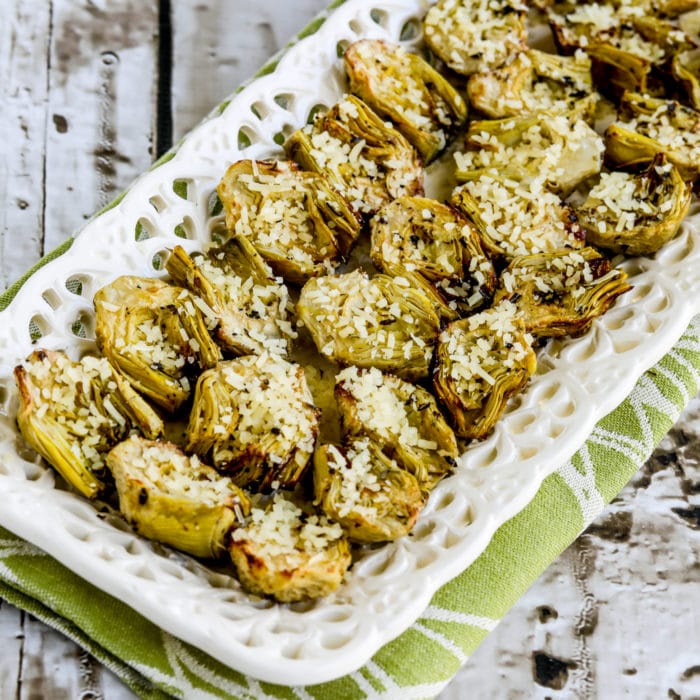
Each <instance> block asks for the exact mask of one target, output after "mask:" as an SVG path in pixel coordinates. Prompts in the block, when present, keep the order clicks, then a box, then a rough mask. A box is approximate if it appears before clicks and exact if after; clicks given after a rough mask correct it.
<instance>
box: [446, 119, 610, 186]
mask: <svg viewBox="0 0 700 700" xmlns="http://www.w3.org/2000/svg"><path fill="white" fill-rule="evenodd" d="M466 145H467V148H468V149H469V150H467V151H466V152H464V153H460V152H457V153H455V162H456V164H457V171H456V175H457V180H458V181H461V182H464V181H465V180H473V179H474V178H477V177H479V175H482V174H496V175H498V176H499V177H502V178H509V179H512V180H521V181H529V180H533V179H535V180H540V179H544V181H545V184H546V185H547V187H548V188H549V189H552V190H554V191H556V192H559V193H560V194H562V195H564V196H566V195H567V194H568V193H570V192H571V191H572V190H573V189H574V188H575V187H576V186H577V185H579V184H580V183H581V182H583V181H584V180H585V179H586V178H588V177H590V176H591V175H595V174H596V173H598V172H600V169H601V167H602V163H603V151H604V150H605V149H604V146H603V139H602V138H601V137H600V136H599V135H598V134H597V133H596V131H595V130H594V129H592V128H591V127H590V126H589V125H588V124H587V123H586V122H585V121H583V120H580V119H575V118H570V117H569V116H567V115H563V114H550V113H547V112H540V113H533V114H529V115H527V116H524V117H518V118H511V119H496V120H483V121H473V122H472V123H471V124H470V125H469V130H468V132H467V138H466Z"/></svg>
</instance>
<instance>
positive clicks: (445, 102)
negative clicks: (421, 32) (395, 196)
mask: <svg viewBox="0 0 700 700" xmlns="http://www.w3.org/2000/svg"><path fill="white" fill-rule="evenodd" d="M345 69H346V72H347V74H348V78H349V80H350V91H351V92H353V93H354V94H356V95H357V96H358V97H360V98H361V99H362V100H364V102H365V103H366V104H367V105H369V106H370V107H371V108H372V109H373V110H374V111H375V112H377V113H378V114H381V115H382V116H383V117H386V118H388V119H391V121H392V122H394V124H395V125H396V128H397V129H398V130H399V131H400V132H401V133H402V134H403V135H404V136H405V137H406V138H407V139H408V140H409V141H410V142H411V143H412V144H413V145H414V146H415V148H416V149H417V150H418V152H419V153H420V154H421V155H422V156H423V159H424V160H425V162H426V163H427V162H429V161H431V160H432V159H433V158H434V157H435V156H436V155H437V154H438V153H439V152H440V151H442V150H443V149H444V148H445V146H446V145H447V141H448V139H449V137H450V135H451V134H452V132H453V131H454V130H455V129H456V128H457V127H458V126H460V125H461V124H463V123H464V120H465V119H466V118H467V105H466V103H465V102H464V100H463V99H462V97H461V96H460V95H459V93H458V92H457V91H456V90H455V89H454V88H453V87H452V85H450V83H449V82H448V81H447V80H445V78H443V77H442V75H440V73H438V72H437V71H436V70H435V69H434V68H433V67H432V66H431V65H430V64H429V63H427V62H426V61H425V60H424V59H422V58H421V57H420V56H417V55H416V54H412V53H409V52H408V51H406V49H404V48H403V47H402V46H400V45H398V44H390V43H388V42H386V41H382V40H379V39H361V40H360V41H356V42H354V43H353V44H351V45H350V46H349V47H348V48H347V49H346V51H345Z"/></svg>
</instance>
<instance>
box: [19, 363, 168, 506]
mask: <svg viewBox="0 0 700 700" xmlns="http://www.w3.org/2000/svg"><path fill="white" fill-rule="evenodd" d="M15 380H16V382H17V388H18V391H19V409H18V411H17V426H18V427H19V431H20V433H21V434H22V437H23V438H24V439H25V440H26V442H27V443H28V444H29V446H30V447H32V448H33V449H34V450H36V451H37V452H38V453H39V454H40V455H41V456H42V457H43V458H44V459H45V460H46V461H47V462H48V463H49V464H51V466H53V467H54V468H55V469H56V471H58V472H59V473H60V474H61V476H63V478H64V479H66V481H68V482H69V483H70V484H71V485H72V486H73V487H74V488H75V489H77V490H78V491H80V492H81V493H82V494H83V495H85V496H88V497H89V498H92V497H93V496H96V495H97V494H98V493H99V492H100V491H101V490H102V488H103V486H104V484H103V483H102V481H101V478H100V475H99V472H100V471H102V469H103V467H104V455H105V453H106V452H107V451H108V450H109V449H110V448H111V447H112V446H113V445H115V444H116V443H117V442H119V441H120V440H123V439H124V438H125V437H126V436H127V435H129V432H130V431H131V430H132V429H138V430H140V431H141V432H142V433H143V434H144V435H147V436H148V437H157V436H158V435H160V434H161V433H162V432H163V422H162V421H161V419H160V418H159V417H158V415H157V414H156V413H155V412H154V411H153V409H152V408H151V407H150V406H149V405H148V404H147V403H146V401H144V399H143V398H142V397H141V396H139V395H138V394H137V393H136V392H135V391H134V390H133V389H132V387H131V385H130V384H129V383H128V382H127V381H126V380H125V379H124V378H123V377H122V376H121V375H120V374H119V372H117V371H116V370H115V369H114V368H113V367H112V366H111V365H110V364H109V362H108V361H107V360H106V359H105V358H96V357H91V356H85V357H83V358H82V359H81V360H80V362H73V361H72V360H70V359H69V358H68V356H67V355H66V354H65V353H63V352H57V351H53V350H37V351H35V352H33V353H32V354H31V355H30V356H29V357H28V358H27V360H26V361H25V362H24V363H22V364H21V365H18V366H17V367H16V368H15Z"/></svg>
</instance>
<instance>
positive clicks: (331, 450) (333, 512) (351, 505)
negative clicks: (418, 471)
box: [314, 438, 425, 544]
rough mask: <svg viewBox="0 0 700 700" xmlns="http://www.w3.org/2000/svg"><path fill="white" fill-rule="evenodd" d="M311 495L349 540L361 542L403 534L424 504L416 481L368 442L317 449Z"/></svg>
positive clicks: (395, 537)
mask: <svg viewBox="0 0 700 700" xmlns="http://www.w3.org/2000/svg"><path fill="white" fill-rule="evenodd" d="M314 496H315V502H316V503H318V504H319V507H320V509H321V511H322V512H323V513H324V514H325V515H326V516H327V517H328V518H329V519H330V520H332V521H334V522H337V523H339V524H340V525H341V527H342V528H343V530H344V531H345V534H346V536H347V537H348V539H350V540H352V541H354V542H359V543H362V544H370V543H373V542H391V541H393V540H397V539H398V538H399V537H403V536H404V535H407V534H408V533H409V532H410V531H411V529H412V528H413V525H414V524H415V522H416V518H417V517H418V514H419V513H420V511H421V509H422V508H423V505H424V504H425V496H424V494H423V492H422V491H421V489H420V487H419V485H418V482H417V481H416V478H415V477H414V476H413V475H412V474H411V473H410V472H407V471H405V470H404V469H401V467H400V466H399V465H398V464H397V463H396V462H395V461H394V460H393V459H390V458H389V457H387V456H386V455H385V454H384V453H383V452H382V450H381V448H380V447H379V446H378V445H376V444H375V443H373V442H372V441H371V440H369V439H368V438H359V439H356V440H353V441H352V442H350V443H349V444H348V445H347V446H346V447H339V446H336V445H322V446H321V447H319V448H318V449H317V450H316V452H315V453H314Z"/></svg>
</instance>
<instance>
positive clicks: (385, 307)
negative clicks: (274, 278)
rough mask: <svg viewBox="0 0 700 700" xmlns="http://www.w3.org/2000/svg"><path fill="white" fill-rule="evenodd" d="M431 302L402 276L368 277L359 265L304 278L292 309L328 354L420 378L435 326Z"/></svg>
mask: <svg viewBox="0 0 700 700" xmlns="http://www.w3.org/2000/svg"><path fill="white" fill-rule="evenodd" d="M433 304H434V301H433V300H432V299H431V298H429V297H428V296H426V294H425V293H424V292H423V291H421V290H420V289H416V288H415V287H412V286H411V284H410V282H409V280H408V279H406V278H405V277H390V276H389V275H381V274H380V275H376V276H374V277H372V278H371V279H370V278H369V277H368V275H367V273H366V272H364V271H363V270H359V269H358V270H355V271H353V272H350V273H347V274H344V275H338V276H332V277H317V278H315V279H312V280H309V281H308V282H307V283H306V284H305V285H304V287H303V289H302V290H301V295H300V296H299V302H298V303H297V314H298V315H299V318H300V319H301V321H302V322H303V324H304V325H305V326H306V328H307V329H308V330H309V332H310V333H311V336H312V338H313V340H314V343H315V344H316V347H317V348H318V350H319V352H320V353H321V354H322V355H323V356H324V357H326V358H328V359H329V360H331V361H333V362H338V363H339V364H341V365H349V364H355V365H358V366H360V367H379V368H380V369H385V370H387V371H392V372H395V373H396V374H399V375H400V376H402V377H405V378H406V379H419V378H422V377H426V376H427V375H428V369H429V365H430V361H431V358H432V354H433V344H434V342H435V339H436V338H437V335H438V332H439V329H440V318H439V317H438V315H437V313H436V312H435V310H434V308H433Z"/></svg>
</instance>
